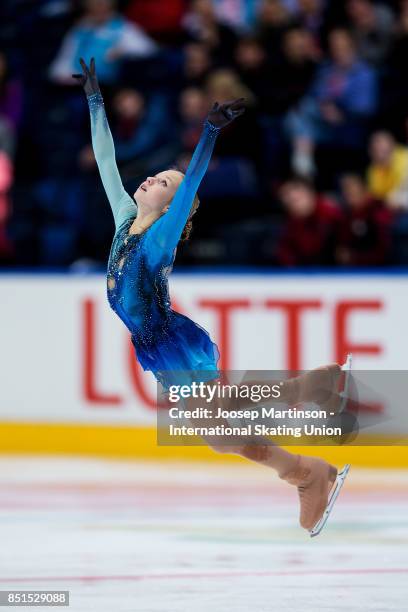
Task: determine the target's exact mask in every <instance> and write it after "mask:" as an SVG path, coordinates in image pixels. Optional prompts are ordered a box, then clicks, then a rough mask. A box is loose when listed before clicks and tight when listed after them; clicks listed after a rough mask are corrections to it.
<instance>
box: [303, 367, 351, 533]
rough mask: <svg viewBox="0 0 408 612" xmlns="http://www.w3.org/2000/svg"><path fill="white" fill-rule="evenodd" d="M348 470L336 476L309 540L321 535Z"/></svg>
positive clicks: (348, 466)
mask: <svg viewBox="0 0 408 612" xmlns="http://www.w3.org/2000/svg"><path fill="white" fill-rule="evenodd" d="M347 360H348V358H347ZM349 470H350V464H349V463H347V464H346V465H345V466H344V467H343V469H342V470H341V471H340V472H339V473H338V474H337V476H336V480H335V482H334V483H333V487H332V490H331V492H330V495H329V501H328V503H327V506H326V510H325V511H324V513H323V516H322V518H321V519H320V520H319V521H318V522H317V523H316V525H315V526H314V527H312V529H309V533H310V537H311V538H314V537H315V536H317V535H319V533H321V531H322V529H323V527H324V526H325V524H326V523H327V519H328V518H329V516H330V513H331V511H332V510H333V506H334V504H335V503H336V499H337V498H338V496H339V493H340V491H341V488H342V486H343V484H344V481H345V480H346V477H347V474H348V473H349Z"/></svg>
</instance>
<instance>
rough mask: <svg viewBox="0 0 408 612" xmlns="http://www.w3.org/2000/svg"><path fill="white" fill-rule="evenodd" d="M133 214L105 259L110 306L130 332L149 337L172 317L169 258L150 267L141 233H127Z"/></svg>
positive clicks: (161, 328) (136, 335)
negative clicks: (160, 263)
mask: <svg viewBox="0 0 408 612" xmlns="http://www.w3.org/2000/svg"><path fill="white" fill-rule="evenodd" d="M133 220H134V218H131V219H128V220H127V221H126V222H125V223H124V224H123V225H122V226H121V227H120V228H119V230H118V231H117V233H116V234H115V238H114V240H113V243H112V248H111V252H110V256H109V262H108V277H107V293H108V300H109V304H110V306H111V308H112V309H113V310H114V311H115V312H116V313H117V314H118V316H119V317H120V318H121V319H122V321H123V322H124V323H125V325H126V326H127V327H128V329H129V330H130V331H131V333H132V335H133V336H135V337H139V338H143V339H144V340H148V339H149V338H150V337H151V336H152V335H153V334H154V335H157V333H158V332H159V331H161V332H163V331H165V330H166V328H168V325H169V324H170V323H171V320H172V318H173V315H174V313H173V311H172V310H171V303H170V296H169V288H168V274H169V272H170V271H171V269H172V262H166V261H163V262H162V265H159V266H157V265H156V266H154V267H152V266H151V264H150V262H149V257H148V253H146V251H145V249H144V242H145V236H146V234H147V232H148V231H149V230H147V231H146V232H144V233H143V234H129V228H130V226H131V225H132V223H133Z"/></svg>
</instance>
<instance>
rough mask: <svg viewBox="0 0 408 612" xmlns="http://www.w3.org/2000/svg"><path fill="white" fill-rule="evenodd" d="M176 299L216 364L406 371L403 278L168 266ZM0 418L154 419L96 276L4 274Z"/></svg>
mask: <svg viewBox="0 0 408 612" xmlns="http://www.w3.org/2000/svg"><path fill="white" fill-rule="evenodd" d="M171 289H172V290H171V294H172V300H173V307H174V308H175V309H176V310H179V311H180V312H183V313H185V314H187V315H188V316H190V317H192V318H193V319H194V320H195V321H197V322H198V323H200V324H201V325H202V326H204V327H205V328H206V329H207V330H208V331H209V332H210V334H211V336H212V338H213V339H214V340H215V341H216V342H217V343H218V345H219V348H220V352H221V355H222V359H221V363H220V364H219V365H220V366H221V367H222V368H224V369H242V370H244V369H245V370H247V369H258V370H259V369H265V370H268V369H275V370H277V369H310V368H313V367H316V366H318V365H321V364H324V363H328V362H330V361H340V360H342V359H343V358H344V356H345V354H346V353H347V352H349V351H352V352H353V354H354V357H355V367H356V368H357V369H371V370H372V369H382V370H384V369H398V370H403V369H408V359H407V358H408V344H407V335H408V334H407V332H406V329H407V327H408V325H407V313H408V277H404V276H386V275H378V276H361V275H351V276H344V275H337V276H329V275H328V276H322V275H318V276H315V275H310V276H307V275H299V276H298V275H296V276H293V275H289V276H284V275H280V274H278V275H269V274H265V275H256V276H254V275H248V276H247V275H184V274H182V275H173V277H172V279H171ZM0 295H1V299H0V314H1V326H2V334H1V348H0V351H1V372H2V388H1V402H0V420H1V421H3V422H4V421H27V422H33V421H37V422H39V421H42V422H76V423H78V422H83V423H112V424H153V423H154V422H155V411H154V404H155V391H156V388H155V383H154V378H153V377H152V375H151V373H145V372H143V371H142V370H141V369H140V367H139V365H138V364H137V363H136V361H135V359H134V356H133V347H132V345H131V343H130V340H129V334H128V332H127V330H126V329H125V327H124V326H123V324H122V323H121V322H120V321H119V319H117V318H116V315H115V314H114V313H113V312H112V311H111V310H110V309H109V306H108V304H107V301H106V298H105V279H104V277H103V275H93V276H85V277H78V276H64V275H61V276H59V275H56V276H52V275H51V276H43V275H40V276H31V275H27V276H26V275H16V276H11V275H3V276H0Z"/></svg>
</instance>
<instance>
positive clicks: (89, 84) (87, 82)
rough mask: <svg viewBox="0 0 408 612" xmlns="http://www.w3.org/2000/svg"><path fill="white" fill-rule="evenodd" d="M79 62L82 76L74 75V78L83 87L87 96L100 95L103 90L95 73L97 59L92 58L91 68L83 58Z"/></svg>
mask: <svg viewBox="0 0 408 612" xmlns="http://www.w3.org/2000/svg"><path fill="white" fill-rule="evenodd" d="M79 62H80V64H81V66H82V74H73V75H72V76H73V78H74V79H76V80H77V81H78V83H79V84H80V85H82V87H83V88H84V90H85V93H86V95H87V96H92V94H96V93H100V91H101V90H100V89H99V83H98V79H97V76H96V71H95V59H94V58H93V57H92V58H91V63H90V64H89V68H88V66H87V65H86V64H85V62H84V60H83V59H82V57H81V59H80V60H79Z"/></svg>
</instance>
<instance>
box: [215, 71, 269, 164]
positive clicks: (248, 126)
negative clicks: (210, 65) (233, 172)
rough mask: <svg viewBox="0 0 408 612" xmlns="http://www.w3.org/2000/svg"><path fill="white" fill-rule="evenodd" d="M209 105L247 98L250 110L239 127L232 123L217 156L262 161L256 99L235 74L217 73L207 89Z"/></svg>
mask: <svg viewBox="0 0 408 612" xmlns="http://www.w3.org/2000/svg"><path fill="white" fill-rule="evenodd" d="M206 93H207V97H208V101H209V104H212V103H213V102H215V101H217V102H219V103H221V102H226V101H227V100H234V99H237V98H245V104H246V107H247V110H246V112H245V114H244V115H243V116H242V117H241V118H240V121H239V123H238V122H236V123H232V124H231V125H229V126H227V128H225V130H224V132H223V138H220V139H219V140H218V142H217V145H216V149H215V152H216V155H219V156H233V157H237V156H238V157H246V158H247V159H248V160H251V162H255V163H257V162H258V161H259V157H260V152H261V145H260V133H259V128H258V126H257V121H256V112H255V105H256V99H255V96H254V95H253V93H252V92H251V91H250V90H249V89H248V88H247V87H246V86H245V85H244V84H243V83H242V81H241V80H240V78H239V76H238V75H237V73H236V72H234V71H233V70H228V69H225V68H224V69H220V70H216V71H214V72H213V73H212V74H211V76H210V77H209V79H208V81H207V85H206Z"/></svg>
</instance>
